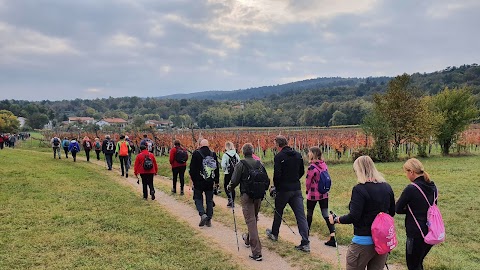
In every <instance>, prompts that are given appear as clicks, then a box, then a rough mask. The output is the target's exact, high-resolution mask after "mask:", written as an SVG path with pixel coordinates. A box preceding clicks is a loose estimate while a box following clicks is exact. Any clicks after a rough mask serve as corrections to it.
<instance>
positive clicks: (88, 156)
mask: <svg viewBox="0 0 480 270" xmlns="http://www.w3.org/2000/svg"><path fill="white" fill-rule="evenodd" d="M85 156H86V157H87V161H90V149H85Z"/></svg>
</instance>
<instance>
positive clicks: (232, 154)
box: [225, 149, 237, 157]
mask: <svg viewBox="0 0 480 270" xmlns="http://www.w3.org/2000/svg"><path fill="white" fill-rule="evenodd" d="M225 153H227V154H229V155H230V156H232V157H233V156H234V155H235V154H236V153H237V151H235V149H232V150H228V151H227V152H225Z"/></svg>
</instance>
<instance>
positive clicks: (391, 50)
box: [0, 0, 480, 100]
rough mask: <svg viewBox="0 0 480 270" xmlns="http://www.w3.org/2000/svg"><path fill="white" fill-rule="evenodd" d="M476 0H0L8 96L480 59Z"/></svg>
mask: <svg viewBox="0 0 480 270" xmlns="http://www.w3.org/2000/svg"><path fill="white" fill-rule="evenodd" d="M478 14H480V1H478V0H456V1H450V0H424V1H416V0H415V1H414V0H402V1H396V0H390V1H380V0H343V1H342V0H330V1H327V0H82V1H74V0H0V99H23V100H62V99H75V98H81V99H94V98H105V97H110V96H112V97H123V96H140V97H156V96H164V95H169V94H177V93H192V92H199V91H208V90H236V89H245V88H250V87H258V86H265V85H276V84H283V83H288V82H293V81H299V80H304V79H310V78H317V77H331V76H340V77H367V76H383V75H385V76H395V75H399V74H402V73H404V72H406V73H410V74H411V73H414V72H422V73H423V72H433V71H436V70H442V69H444V68H446V67H448V66H459V65H463V64H472V63H479V62H480V60H479V58H480V50H479V48H480V35H479V34H478V33H479V32H478V27H479V26H480V16H478Z"/></svg>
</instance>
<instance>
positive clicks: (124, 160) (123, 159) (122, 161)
mask: <svg viewBox="0 0 480 270" xmlns="http://www.w3.org/2000/svg"><path fill="white" fill-rule="evenodd" d="M128 167H129V166H128V156H120V169H121V170H122V175H124V174H125V173H126V174H128Z"/></svg>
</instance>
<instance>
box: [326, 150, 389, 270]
mask: <svg viewBox="0 0 480 270" xmlns="http://www.w3.org/2000/svg"><path fill="white" fill-rule="evenodd" d="M353 170H354V171H355V174H356V175H357V182H358V183H357V185H355V186H354V187H353V189H352V197H351V199H350V204H349V209H350V213H349V214H347V215H344V216H340V217H336V216H335V217H334V216H333V215H330V216H329V220H330V223H332V224H334V223H337V224H353V238H352V243H351V244H350V245H349V246H348V251H347V268H346V269H347V270H357V269H358V270H360V269H361V270H364V269H365V267H367V269H368V270H377V269H378V270H380V269H383V267H384V266H385V262H386V260H387V255H388V254H384V255H379V254H378V253H377V252H376V251H375V248H374V245H373V240H372V232H371V226H372V223H373V220H374V219H375V217H376V216H377V214H378V213H380V212H385V213H388V214H390V216H392V217H393V216H394V215H395V198H394V195H393V190H392V188H391V187H390V185H389V184H388V183H387V182H386V181H385V178H384V177H383V175H382V174H381V173H380V172H378V171H377V168H376V167H375V164H374V163H373V160H372V159H371V158H370V157H369V156H361V157H359V158H357V159H356V160H355V162H354V163H353Z"/></svg>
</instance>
